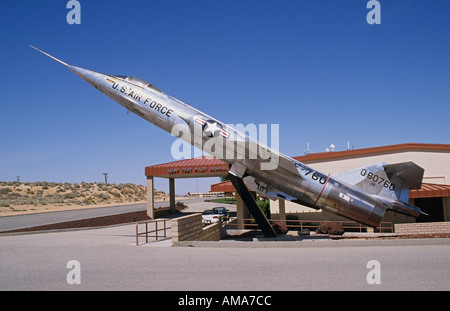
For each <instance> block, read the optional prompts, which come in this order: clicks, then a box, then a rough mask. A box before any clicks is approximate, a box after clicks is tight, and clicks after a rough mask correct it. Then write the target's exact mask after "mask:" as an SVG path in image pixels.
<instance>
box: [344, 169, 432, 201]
mask: <svg viewBox="0 0 450 311" xmlns="http://www.w3.org/2000/svg"><path fill="white" fill-rule="evenodd" d="M423 173H424V169H423V168H421V167H420V166H418V165H417V164H415V163H413V162H403V163H396V164H387V163H384V162H377V163H375V164H371V165H368V166H365V167H362V168H359V169H356V170H353V171H350V172H347V173H344V174H341V175H339V176H338V178H339V179H340V180H342V181H344V182H346V183H348V184H351V185H354V186H356V187H358V188H360V189H361V190H363V191H366V192H368V193H371V194H376V195H379V196H383V197H386V198H390V199H392V200H394V201H401V202H404V203H408V201H409V189H410V188H413V189H419V188H420V187H421V186H422V179H423Z"/></svg>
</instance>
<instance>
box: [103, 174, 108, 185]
mask: <svg viewBox="0 0 450 311" xmlns="http://www.w3.org/2000/svg"><path fill="white" fill-rule="evenodd" d="M103 175H105V184H108V173H103Z"/></svg>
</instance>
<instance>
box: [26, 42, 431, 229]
mask: <svg viewBox="0 0 450 311" xmlns="http://www.w3.org/2000/svg"><path fill="white" fill-rule="evenodd" d="M31 47H32V48H34V49H36V50H37V51H39V52H41V53H43V54H44V55H47V56H48V57H50V58H52V59H54V60H56V61H57V62H59V63H60V64H62V65H64V66H66V67H67V68H69V69H70V70H72V71H73V72H74V73H76V74H77V75H78V76H80V77H81V78H82V79H83V80H85V81H86V82H88V83H89V84H91V85H92V86H94V87H95V88H96V89H97V90H99V91H100V92H102V93H103V94H105V95H106V96H108V97H110V98H111V99H113V100H114V101H116V102H117V103H119V104H120V105H122V106H124V107H125V108H126V109H127V110H128V111H131V112H133V113H135V114H137V115H138V116H140V117H142V118H144V119H145V120H147V121H149V122H151V123H153V124H154V125H156V126H158V127H160V128H162V129H164V130H165V131H167V132H169V133H171V134H172V135H174V136H177V137H179V138H181V139H182V140H183V141H185V142H188V143H190V144H192V145H194V146H195V147H198V148H199V149H201V150H204V151H206V152H208V153H210V154H211V155H213V156H215V157H217V158H219V159H221V160H222V161H224V162H226V163H227V164H228V165H229V166H230V170H229V174H228V176H229V178H230V180H231V182H232V183H233V185H234V187H235V188H236V190H237V192H238V193H239V195H240V196H241V197H242V199H243V201H244V203H245V205H246V206H247V208H248V209H249V211H250V213H251V214H252V215H253V217H254V218H255V220H256V221H257V223H258V225H259V227H260V229H261V231H262V232H263V234H264V235H265V236H266V237H274V236H276V233H275V231H274V228H273V227H272V226H271V225H270V223H269V222H268V220H267V218H266V217H265V215H264V214H263V213H262V212H261V210H260V209H259V207H258V206H257V204H256V202H255V200H254V199H253V197H252V196H251V195H250V192H249V188H250V189H252V190H254V191H256V192H258V193H259V194H261V195H262V196H265V197H268V198H271V199H274V200H276V199H283V200H288V201H292V202H295V203H298V204H302V205H304V206H308V207H310V208H313V209H323V210H326V211H329V212H332V213H334V214H337V215H340V216H343V217H345V218H348V219H351V220H354V221H357V222H359V223H362V224H365V225H368V226H371V227H377V226H378V225H379V223H380V222H381V220H382V218H383V216H384V215H385V212H386V211H387V210H393V211H395V212H398V213H402V214H405V215H408V216H412V217H418V216H419V215H420V214H421V213H422V211H421V210H420V208H417V207H415V206H412V205H409V204H408V200H409V189H410V188H413V189H419V188H420V187H421V184H422V179H423V174H424V170H423V169H422V168H421V167H419V166H418V165H416V164H414V163H412V162H404V163H396V164H388V163H384V162H378V163H375V164H372V165H369V166H365V167H361V168H358V169H356V170H353V171H350V172H347V173H344V174H339V175H332V174H325V173H322V172H319V171H317V170H315V169H314V168H312V167H309V166H307V165H305V164H303V163H301V162H299V161H296V160H295V159H293V158H291V157H288V156H286V155H284V154H281V153H279V152H278V151H277V150H273V149H271V148H269V147H268V146H266V145H264V144H262V143H260V142H258V141H256V140H254V139H252V138H250V137H248V136H247V135H245V134H244V133H242V132H240V131H238V130H236V129H235V128H233V127H231V126H229V125H227V124H224V123H223V122H220V121H218V120H216V119H214V118H213V117H211V116H208V115H206V114H205V113H203V112H201V111H199V110H197V109H195V108H193V107H191V106H189V105H187V104H185V103H183V102H182V101H180V100H178V99H176V98H174V97H172V96H170V95H168V94H166V93H164V92H163V91H161V90H160V89H158V88H157V87H155V86H153V85H152V84H150V83H148V82H146V81H144V80H142V79H140V78H135V77H131V76H121V75H108V74H103V73H99V72H95V71H92V70H89V69H84V68H80V67H76V66H72V65H69V64H67V63H65V62H63V61H61V60H59V59H57V58H55V57H53V56H51V55H49V54H47V53H45V52H43V51H41V50H39V49H38V48H35V47H33V46H31Z"/></svg>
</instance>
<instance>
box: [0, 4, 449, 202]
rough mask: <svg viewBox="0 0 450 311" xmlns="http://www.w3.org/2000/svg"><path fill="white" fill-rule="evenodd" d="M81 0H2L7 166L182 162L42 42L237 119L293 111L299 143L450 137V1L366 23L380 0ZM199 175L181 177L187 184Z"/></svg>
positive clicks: (163, 185) (284, 140) (91, 167)
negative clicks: (71, 17) (74, 11)
mask: <svg viewBox="0 0 450 311" xmlns="http://www.w3.org/2000/svg"><path fill="white" fill-rule="evenodd" d="M79 2H80V3H81V24H80V25H69V24H68V23H67V22H66V15H67V13H68V12H69V9H67V8H66V4H67V1H65V0H59V1H55V0H43V1H4V2H3V3H2V10H1V13H0V29H1V33H0V38H1V41H0V42H1V44H2V48H1V49H0V70H1V73H2V75H1V76H0V82H1V83H0V91H1V93H2V97H1V99H0V135H1V137H2V143H1V145H0V146H1V147H0V180H5V181H11V180H15V178H16V176H17V175H19V176H21V180H22V181H40V180H45V181H56V182H65V181H67V182H81V181H86V182H93V181H102V180H103V174H102V173H103V172H108V173H109V177H110V179H109V180H110V181H111V182H115V183H121V182H123V183H125V182H133V183H137V184H145V176H144V167H145V166H148V165H152V164H158V163H162V162H169V161H172V157H171V153H170V149H171V145H172V143H173V141H174V138H173V137H171V136H170V135H169V134H168V133H166V132H164V131H163V130H161V129H159V128H157V127H155V126H154V125H152V124H150V123H148V122H146V121H145V120H143V119H140V118H139V117H137V116H135V115H133V114H131V113H130V114H127V113H126V110H125V109H124V108H123V107H121V106H120V105H118V104H117V103H115V102H114V101H112V100H111V99H109V98H108V97H106V96H105V95H103V94H101V93H100V92H98V91H97V90H96V89H94V88H92V87H91V86H90V85H88V84H87V83H85V82H84V81H83V80H81V79H80V78H79V77H77V76H76V75H74V74H73V73H72V72H70V71H69V70H67V69H66V68H64V67H63V66H61V65H60V64H58V63H56V62H54V61H52V60H50V59H48V58H46V57H44V56H43V55H41V54H39V53H37V52H36V51H35V50H33V49H31V48H29V47H28V45H29V44H32V45H35V46H37V47H39V48H41V49H43V50H44V51H46V52H48V53H50V54H53V55H55V56H56V57H58V58H61V59H62V60H64V61H66V62H68V63H69V64H73V65H76V66H80V67H84V68H89V69H92V70H96V71H100V72H103V73H108V74H117V75H131V76H136V77H140V78H143V79H144V80H147V81H149V82H151V83H152V84H154V85H156V86H158V87H159V88H160V89H162V90H163V91H165V92H166V93H168V94H170V95H172V96H174V97H176V98H179V99H180V100H182V101H184V102H186V103H188V104H189V105H191V106H194V107H196V108H198V109H200V110H201V111H203V112H205V113H207V114H210V115H212V116H214V117H216V118H217V119H219V120H221V121H223V122H225V123H230V124H236V123H243V124H248V123H255V124H260V123H264V124H280V143H279V144H280V151H281V152H282V153H284V154H287V155H290V156H297V155H303V154H304V151H305V149H306V144H307V143H308V142H309V143H310V148H311V151H312V152H322V151H325V149H326V148H327V147H328V146H329V145H330V144H334V145H336V150H344V149H346V147H347V141H350V145H352V146H354V147H355V148H366V147H375V146H382V145H390V144H399V143H409V142H415V143H444V144H449V143H450V125H449V124H450V123H449V115H450V108H449V107H450V106H449V105H450V87H449V86H450V84H449V82H450V19H449V16H448V13H449V12H450V2H449V1H424V0H423V1H419V0H403V1H402V0H389V1H386V0H380V1H379V2H380V3H381V24H380V25H369V24H368V23H367V22H366V15H367V13H368V12H369V9H367V8H366V4H367V2H368V1H366V0H349V1H335V0H329V1H328V0H327V1H312V0H311V1H301V0H295V1H287V0H281V1H264V0H262V1H261V0H259V1H256V0H240V1H234V0H233V1H232V0H226V1H221V0H209V1H197V0H196V1H192V0H189V1H186V0H184V1H176V0H166V1H162V0H161V1H137V0H130V1H114V0H110V1H100V0H96V1H87V0H79ZM217 180H218V179H217V178H215V179H212V181H217ZM210 183H211V179H201V180H199V181H198V190H199V191H207V190H208V189H209V184H210ZM156 187H157V188H158V189H161V190H167V188H168V182H167V181H165V180H161V181H157V184H156ZM196 190H197V181H195V180H185V181H177V193H180V194H183V193H186V192H187V191H191V192H192V191H196Z"/></svg>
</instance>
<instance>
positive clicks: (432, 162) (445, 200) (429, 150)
mask: <svg viewBox="0 0 450 311" xmlns="http://www.w3.org/2000/svg"><path fill="white" fill-rule="evenodd" d="M294 159H296V160H297V161H300V162H302V163H305V164H307V165H309V166H311V167H312V168H314V169H316V170H318V171H321V172H323V173H332V174H337V173H343V172H347V171H350V170H354V169H357V168H359V167H363V166H366V165H369V164H372V163H376V162H387V163H390V164H392V163H400V162H409V161H412V162H414V163H416V164H417V165H419V166H421V167H422V168H423V169H425V173H424V178H423V184H422V188H421V189H419V190H411V191H410V196H409V197H410V202H409V204H411V205H415V206H418V207H420V208H421V209H422V210H423V211H424V212H425V213H428V214H429V216H421V217H419V219H418V220H417V221H418V222H431V221H449V220H450V145H444V144H411V143H410V144H399V145H390V146H381V147H373V148H364V149H355V150H346V151H335V152H323V153H314V154H307V155H305V156H299V157H294ZM270 207H271V213H272V216H273V217H274V218H281V219H283V218H284V217H285V215H286V214H295V215H296V216H297V217H299V218H300V219H302V220H340V219H343V218H341V217H339V216H336V215H333V214H331V213H328V212H324V211H321V210H319V211H314V210H311V209H310V208H308V207H305V206H302V205H299V204H295V203H291V202H284V201H283V200H277V201H271V205H270ZM383 220H384V221H390V222H393V223H401V222H415V221H416V220H415V219H414V218H412V217H408V216H404V215H400V214H398V213H394V212H391V211H388V212H387V213H386V215H385V217H384V219H383Z"/></svg>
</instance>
